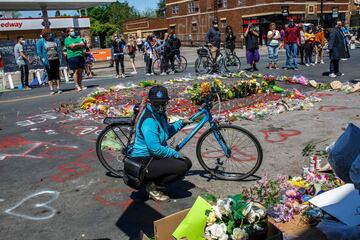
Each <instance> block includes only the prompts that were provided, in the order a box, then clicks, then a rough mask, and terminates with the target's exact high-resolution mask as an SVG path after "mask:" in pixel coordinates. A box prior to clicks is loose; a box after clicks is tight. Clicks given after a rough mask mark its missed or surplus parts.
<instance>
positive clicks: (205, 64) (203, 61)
mask: <svg viewBox="0 0 360 240" xmlns="http://www.w3.org/2000/svg"><path fill="white" fill-rule="evenodd" d="M211 68H212V62H211V59H210V58H208V57H199V58H198V59H196V61H195V71H196V73H199V74H205V73H209V72H211V70H212V69H211Z"/></svg>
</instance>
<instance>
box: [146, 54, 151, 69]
mask: <svg viewBox="0 0 360 240" xmlns="http://www.w3.org/2000/svg"><path fill="white" fill-rule="evenodd" d="M151 70H152V58H150V56H149V55H147V56H146V73H151V72H152V71H151Z"/></svg>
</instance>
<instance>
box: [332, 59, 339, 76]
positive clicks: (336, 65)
mask: <svg viewBox="0 0 360 240" xmlns="http://www.w3.org/2000/svg"><path fill="white" fill-rule="evenodd" d="M339 62H340V60H331V61H330V74H331V73H335V74H337V73H339Z"/></svg>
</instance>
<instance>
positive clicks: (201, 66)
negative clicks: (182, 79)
mask: <svg viewBox="0 0 360 240" xmlns="http://www.w3.org/2000/svg"><path fill="white" fill-rule="evenodd" d="M197 54H198V58H197V59H196V60H195V72H196V73H199V74H206V73H213V72H220V73H224V72H225V71H224V69H223V67H224V59H223V56H222V54H221V53H220V52H219V54H218V56H217V58H216V61H213V58H212V55H211V52H210V50H209V48H208V46H202V47H200V48H199V49H198V50H197Z"/></svg>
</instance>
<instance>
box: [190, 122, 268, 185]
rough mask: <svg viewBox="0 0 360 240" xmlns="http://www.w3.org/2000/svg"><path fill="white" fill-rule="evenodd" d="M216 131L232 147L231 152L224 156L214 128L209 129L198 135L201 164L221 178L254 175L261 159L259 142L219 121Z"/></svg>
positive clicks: (245, 132)
mask: <svg viewBox="0 0 360 240" xmlns="http://www.w3.org/2000/svg"><path fill="white" fill-rule="evenodd" d="M217 131H218V133H219V135H220V138H221V139H222V141H224V142H225V143H226V145H227V146H228V147H229V148H230V149H231V155H230V157H226V156H225V154H224V152H223V150H222V148H221V146H220V144H219V143H217V142H218V141H217V139H216V138H215V135H214V132H213V130H212V129H209V130H207V131H206V132H205V133H204V134H203V135H202V136H201V137H200V138H199V141H198V143H197V146H196V155H197V158H198V160H199V163H200V164H201V166H202V167H203V168H204V169H205V170H206V171H207V172H209V173H210V174H211V175H213V176H216V177H217V178H219V179H223V180H242V179H245V178H248V177H249V176H251V175H253V174H254V173H255V172H256V171H257V170H258V169H259V167H260V165H261V163H262V159H263V152H262V148H261V145H260V143H259V141H258V140H257V139H256V138H255V136H254V135H252V134H251V133H250V132H249V131H247V130H245V129H243V128H240V127H237V126H229V125H219V126H217ZM214 143H215V144H214Z"/></svg>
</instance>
